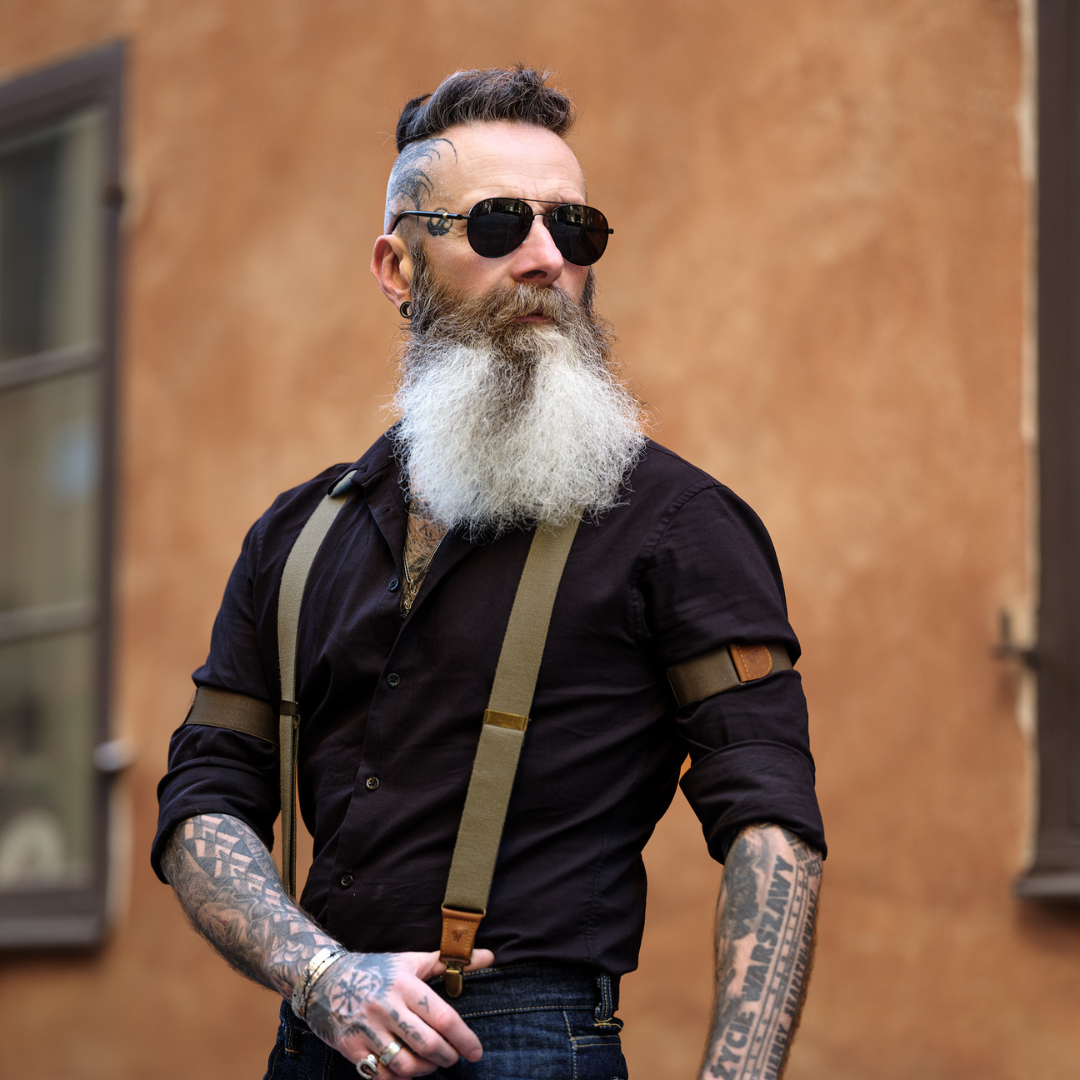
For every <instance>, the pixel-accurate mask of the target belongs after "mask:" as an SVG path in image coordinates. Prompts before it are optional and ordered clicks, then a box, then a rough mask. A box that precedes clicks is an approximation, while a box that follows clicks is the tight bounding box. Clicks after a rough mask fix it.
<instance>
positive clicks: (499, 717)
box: [444, 709, 529, 910]
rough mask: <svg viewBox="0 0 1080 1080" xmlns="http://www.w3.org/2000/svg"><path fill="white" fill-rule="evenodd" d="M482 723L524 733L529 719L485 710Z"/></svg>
mask: <svg viewBox="0 0 1080 1080" xmlns="http://www.w3.org/2000/svg"><path fill="white" fill-rule="evenodd" d="M484 723H485V724H491V725H492V727H504V728H510V730H511V731H524V730H525V729H526V728H527V727H528V726H529V718H528V717H527V716H518V714H517V713H511V712H499V711H497V710H496V709H485V710H484ZM444 910H445V909H444Z"/></svg>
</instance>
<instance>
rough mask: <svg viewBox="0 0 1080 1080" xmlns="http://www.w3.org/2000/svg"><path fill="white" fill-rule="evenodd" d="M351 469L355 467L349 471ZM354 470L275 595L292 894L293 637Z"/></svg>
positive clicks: (292, 559)
mask: <svg viewBox="0 0 1080 1080" xmlns="http://www.w3.org/2000/svg"><path fill="white" fill-rule="evenodd" d="M353 471H354V472H355V470H353ZM352 477H353V473H352V472H350V473H348V474H346V475H345V476H344V477H342V479H341V480H339V481H338V483H336V484H335V485H334V487H333V488H332V489H331V491H330V493H329V494H328V495H326V496H324V498H323V501H322V502H321V503H319V505H318V506H317V507H315V512H314V513H313V514H312V515H311V517H309V518H308V519H307V522H306V523H305V525H304V527H303V529H301V531H300V535H299V536H298V537H297V538H296V542H295V543H294V544H293V546H292V551H290V552H289V557H288V559H287V560H286V562H285V570H284V571H283V572H282V575H281V592H280V593H279V595H278V618H277V624H278V665H279V668H280V670H281V707H280V708H279V709H278V743H279V745H280V747H281V765H280V768H279V770H278V777H279V782H280V785H281V883H282V884H283V885H284V886H285V891H286V892H287V893H288V894H289V896H290V898H292V899H295V898H296V754H297V749H298V746H299V740H300V713H299V711H298V706H297V703H296V696H297V695H296V638H297V633H298V631H299V627H300V604H301V602H302V601H303V599H304V586H305V584H307V579H308V573H309V572H310V570H311V565H312V563H314V562H315V556H316V555H317V554H318V553H319V548H320V547H321V546H322V542H323V540H324V539H325V537H326V534H327V533H328V532H329V531H330V526H331V525H333V524H334V519H335V518H336V517H337V516H338V511H339V510H341V508H342V506H344V505H345V500H346V499H347V498H348V497H349V492H350V491H351V490H352V489H351V485H350V483H349V481H350V480H352Z"/></svg>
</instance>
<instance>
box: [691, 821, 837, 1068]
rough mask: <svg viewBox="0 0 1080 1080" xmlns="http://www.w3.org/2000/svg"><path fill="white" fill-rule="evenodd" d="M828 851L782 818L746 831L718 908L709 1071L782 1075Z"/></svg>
mask: <svg viewBox="0 0 1080 1080" xmlns="http://www.w3.org/2000/svg"><path fill="white" fill-rule="evenodd" d="M820 885H821V856H820V855H819V854H818V853H817V852H816V851H815V850H814V849H813V848H811V847H810V846H809V845H808V844H806V843H804V842H803V841H802V840H800V839H799V838H798V837H796V836H794V835H793V834H792V833H790V832H788V831H787V830H786V829H782V828H780V827H779V826H775V825H763V826H755V827H754V828H750V829H746V830H745V831H744V832H742V833H741V834H740V835H739V837H738V839H737V840H736V841H735V843H734V845H733V846H732V848H731V851H730V852H729V853H728V858H727V862H726V863H725V865H724V882H723V886H722V888H721V890H720V904H719V907H718V910H717V926H716V954H717V955H716V960H717V969H716V970H717V987H716V1008H715V1012H714V1016H713V1028H712V1032H711V1034H710V1036H709V1044H708V1047H707V1049H706V1054H705V1062H704V1064H703V1066H702V1072H701V1075H702V1077H713V1078H715V1080H779V1077H780V1076H781V1075H782V1073H783V1070H784V1065H785V1063H786V1061H787V1055H788V1051H789V1049H790V1046H791V1039H792V1036H793V1035H794V1034H795V1028H796V1026H797V1025H798V1021H799V1014H800V1012H801V1010H802V1003H803V998H804V995H805V992H806V985H807V981H808V978H809V974H810V965H811V961H812V959H813V951H814V920H815V915H816V913H817V897H818V890H819V888H820Z"/></svg>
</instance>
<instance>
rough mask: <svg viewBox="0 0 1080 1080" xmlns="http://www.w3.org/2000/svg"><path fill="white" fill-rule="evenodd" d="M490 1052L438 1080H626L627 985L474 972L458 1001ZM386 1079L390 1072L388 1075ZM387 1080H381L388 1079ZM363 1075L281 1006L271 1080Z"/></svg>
mask: <svg viewBox="0 0 1080 1080" xmlns="http://www.w3.org/2000/svg"><path fill="white" fill-rule="evenodd" d="M431 986H432V988H433V989H434V990H435V991H436V993H438V994H439V995H440V997H442V998H443V999H444V1000H446V1001H449V1002H450V1004H451V1005H453V1006H454V1008H455V1009H457V1011H458V1012H459V1013H460V1014H461V1016H462V1018H463V1019H464V1020H465V1022H466V1023H467V1024H468V1025H469V1027H470V1028H472V1030H473V1031H474V1032H476V1035H477V1037H478V1038H479V1039H480V1042H481V1043H482V1044H483V1047H484V1056H483V1057H482V1058H481V1059H480V1060H479V1061H477V1062H469V1061H465V1060H464V1058H462V1059H461V1060H459V1061H458V1063H457V1064H456V1065H454V1066H453V1067H452V1068H449V1069H440V1070H439V1071H438V1072H435V1073H433V1074H431V1075H432V1076H433V1077H435V1078H437V1080H626V1062H625V1061H624V1060H623V1055H622V1047H621V1045H620V1042H619V1031H620V1029H621V1028H622V1021H621V1020H619V1019H618V1018H617V1017H616V1016H615V1010H616V1009H617V1008H618V1006H619V997H618V995H619V981H618V979H612V978H611V977H610V976H608V975H601V974H599V973H597V972H595V971H593V970H592V969H590V968H584V967H576V966H573V965H570V964H514V965H512V966H508V967H502V968H499V967H495V968H485V969H484V970H483V971H472V972H467V973H466V975H465V989H464V991H463V993H462V995H461V997H459V998H457V999H456V1000H451V999H449V998H447V997H446V995H445V993H444V992H443V986H442V979H441V978H439V979H432V980H431ZM383 1071H385V1070H383ZM380 1075H381V1074H380ZM356 1076H357V1072H356V1067H355V1066H354V1065H353V1064H352V1063H351V1062H349V1061H348V1060H346V1059H345V1058H344V1057H342V1056H341V1055H340V1054H339V1053H338V1052H337V1051H336V1050H332V1049H330V1047H329V1046H327V1045H326V1044H325V1043H323V1042H322V1041H321V1040H320V1039H319V1038H318V1036H316V1035H315V1034H314V1033H313V1032H312V1031H311V1029H310V1028H309V1027H308V1026H307V1024H305V1023H304V1022H303V1020H298V1019H297V1018H296V1017H295V1016H293V1014H292V1009H291V1008H290V1007H289V1005H288V1003H287V1002H285V1003H282V1006H281V1026H280V1027H279V1028H278V1039H277V1045H276V1046H275V1047H274V1050H273V1052H272V1053H271V1055H270V1062H269V1066H268V1068H267V1071H266V1076H265V1077H264V1080H355V1077H356Z"/></svg>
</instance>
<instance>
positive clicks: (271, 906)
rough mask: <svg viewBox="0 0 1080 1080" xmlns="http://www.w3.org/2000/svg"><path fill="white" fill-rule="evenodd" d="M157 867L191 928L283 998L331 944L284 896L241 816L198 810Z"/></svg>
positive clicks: (258, 842)
mask: <svg viewBox="0 0 1080 1080" xmlns="http://www.w3.org/2000/svg"><path fill="white" fill-rule="evenodd" d="M162 869H163V870H164V871H165V876H166V877H167V878H168V879H169V883H170V884H171V885H172V887H173V888H174V889H175V890H176V893H177V895H178V896H179V897H180V903H181V905H182V906H183V908H184V911H185V912H187V915H188V917H189V918H190V919H191V921H192V923H193V924H194V926H195V928H196V929H197V930H198V931H199V932H200V933H201V934H202V935H203V936H204V937H205V938H206V939H207V940H208V941H209V942H210V944H211V945H213V946H214V948H215V949H217V951H218V952H219V953H221V955H222V956H223V957H224V958H225V959H226V960H228V962H229V963H230V964H232V966H233V967H234V968H236V969H237V971H239V972H241V974H243V975H246V976H247V977H248V978H249V979H253V980H254V981H255V982H257V983H261V984H262V985H263V986H266V987H269V988H271V989H273V990H277V991H278V992H279V993H282V994H285V995H286V996H288V995H289V994H291V993H292V988H293V985H294V984H295V982H296V979H297V976H298V975H299V973H300V971H301V970H302V969H303V967H304V965H306V964H307V962H308V960H310V959H311V957H312V956H314V955H315V953H316V952H318V950H319V949H321V948H323V946H325V945H333V944H334V941H333V938H331V937H330V936H329V935H328V934H325V933H323V931H322V930H321V929H320V928H319V926H318V925H317V924H316V923H315V922H314V921H313V920H312V919H310V918H309V917H308V916H307V915H305V914H304V913H303V912H302V911H300V909H299V908H297V907H296V905H295V904H294V903H293V902H292V901H291V900H290V899H289V898H288V896H287V895H286V894H285V890H284V889H283V888H282V886H281V879H280V877H279V876H278V872H277V867H276V866H275V865H274V860H273V859H272V858H271V857H270V853H269V852H268V851H267V850H266V847H265V845H264V844H263V842H262V841H261V840H260V839H259V838H258V836H256V834H255V833H254V832H253V831H252V830H251V829H250V828H249V827H248V826H247V825H245V824H244V823H243V822H242V821H239V820H237V819H236V818H233V817H228V816H225V815H222V814H200V815H199V816H198V817H193V818H190V819H188V820H187V821H185V822H184V823H183V824H181V825H180V827H179V828H178V829H177V830H176V832H175V833H174V834H173V838H172V840H171V841H170V843H169V846H168V848H166V850H165V855H164V856H163V858H162Z"/></svg>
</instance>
